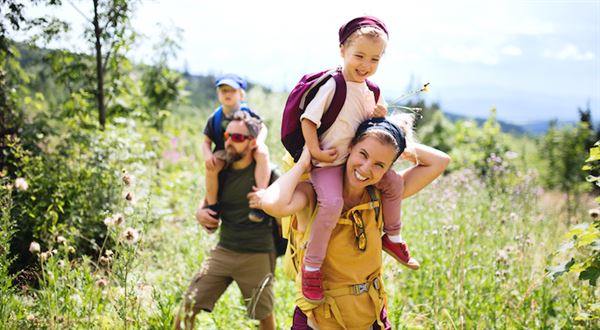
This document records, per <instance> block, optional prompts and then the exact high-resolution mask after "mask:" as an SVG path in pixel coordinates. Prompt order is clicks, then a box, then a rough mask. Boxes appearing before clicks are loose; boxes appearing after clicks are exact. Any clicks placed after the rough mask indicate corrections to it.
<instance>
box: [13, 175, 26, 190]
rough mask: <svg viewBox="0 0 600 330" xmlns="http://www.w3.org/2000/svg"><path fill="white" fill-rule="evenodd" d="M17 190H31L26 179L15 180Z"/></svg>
mask: <svg viewBox="0 0 600 330" xmlns="http://www.w3.org/2000/svg"><path fill="white" fill-rule="evenodd" d="M15 188H17V190H21V191H25V190H27V189H28V188H29V184H28V183H27V181H25V178H17V179H16V180H15Z"/></svg>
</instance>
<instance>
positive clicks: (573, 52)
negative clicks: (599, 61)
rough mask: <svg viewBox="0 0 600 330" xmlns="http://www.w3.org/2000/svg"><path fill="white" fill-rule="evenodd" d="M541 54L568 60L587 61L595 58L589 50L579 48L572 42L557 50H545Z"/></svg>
mask: <svg viewBox="0 0 600 330" xmlns="http://www.w3.org/2000/svg"><path fill="white" fill-rule="evenodd" d="M542 56H544V57H548V58H553V59H557V60H570V61H589V60H594V59H596V55H595V54H594V53H593V52H591V51H589V50H588V51H583V50H580V49H579V47H577V46H575V45H573V44H566V45H564V46H563V47H562V48H561V49H559V50H554V51H553V50H545V51H544V52H543V53H542Z"/></svg>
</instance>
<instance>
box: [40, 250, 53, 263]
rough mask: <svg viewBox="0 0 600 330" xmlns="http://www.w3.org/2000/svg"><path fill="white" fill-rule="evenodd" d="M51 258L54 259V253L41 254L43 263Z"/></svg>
mask: <svg viewBox="0 0 600 330" xmlns="http://www.w3.org/2000/svg"><path fill="white" fill-rule="evenodd" d="M50 257H52V251H46V252H42V253H40V259H42V261H46V260H48V259H49V258H50Z"/></svg>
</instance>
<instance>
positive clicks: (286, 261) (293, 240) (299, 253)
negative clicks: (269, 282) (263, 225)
mask: <svg viewBox="0 0 600 330" xmlns="http://www.w3.org/2000/svg"><path fill="white" fill-rule="evenodd" d="M366 189H367V193H368V194H369V199H370V201H369V203H368V206H369V208H372V209H373V210H375V220H376V221H377V222H378V226H382V224H381V223H379V221H380V219H379V216H380V213H381V206H380V205H381V195H380V193H379V191H377V189H375V187H374V186H367V188H366ZM294 217H295V216H294V215H292V216H288V217H285V218H282V219H281V229H282V234H283V239H287V246H286V250H285V254H284V256H283V273H284V274H285V275H286V276H287V277H288V278H289V279H291V280H295V279H296V277H297V276H298V273H299V272H300V269H301V268H302V260H303V259H304V253H305V250H306V246H307V245H308V237H309V236H310V231H311V229H312V225H313V222H314V220H315V217H314V214H313V215H312V216H311V218H310V220H309V221H308V224H307V226H306V229H305V230H304V232H298V231H297V230H296V229H295V228H296V224H295V222H296V221H297V219H294ZM380 228H381V229H382V228H383V227H380Z"/></svg>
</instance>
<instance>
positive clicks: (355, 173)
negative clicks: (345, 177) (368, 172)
mask: <svg viewBox="0 0 600 330" xmlns="http://www.w3.org/2000/svg"><path fill="white" fill-rule="evenodd" d="M354 177H355V178H356V179H357V180H358V181H365V180H366V179H367V177H365V176H362V175H360V173H358V171H356V170H355V171H354Z"/></svg>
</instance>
